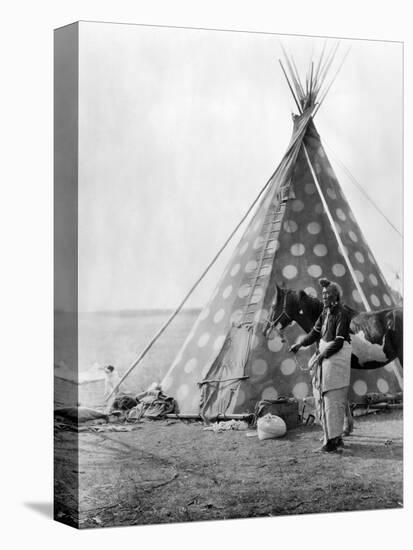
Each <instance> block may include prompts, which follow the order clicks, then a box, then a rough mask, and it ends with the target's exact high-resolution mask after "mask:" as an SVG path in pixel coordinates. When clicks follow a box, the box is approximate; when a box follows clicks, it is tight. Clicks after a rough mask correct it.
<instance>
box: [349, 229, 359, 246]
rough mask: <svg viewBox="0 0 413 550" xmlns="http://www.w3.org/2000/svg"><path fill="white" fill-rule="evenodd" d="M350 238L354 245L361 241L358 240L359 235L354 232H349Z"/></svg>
mask: <svg viewBox="0 0 413 550" xmlns="http://www.w3.org/2000/svg"><path fill="white" fill-rule="evenodd" d="M348 236H349V237H350V239H351V240H352V241H353V242H354V243H356V242H357V241H358V240H359V238H358V237H357V235H356V234H355V233H354V231H349V232H348Z"/></svg>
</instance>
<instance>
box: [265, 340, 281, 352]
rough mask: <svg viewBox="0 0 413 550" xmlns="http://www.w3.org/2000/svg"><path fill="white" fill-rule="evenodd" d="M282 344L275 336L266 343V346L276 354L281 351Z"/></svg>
mask: <svg viewBox="0 0 413 550" xmlns="http://www.w3.org/2000/svg"><path fill="white" fill-rule="evenodd" d="M283 345H284V344H283V342H282V340H281V338H280V337H279V336H275V337H274V338H272V339H271V340H268V341H267V346H268V349H269V350H270V351H273V352H274V353H277V352H278V351H280V350H282V348H283Z"/></svg>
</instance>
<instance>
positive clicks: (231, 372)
mask: <svg viewBox="0 0 413 550" xmlns="http://www.w3.org/2000/svg"><path fill="white" fill-rule="evenodd" d="M251 338H252V331H251V328H248V327H246V326H239V327H235V326H233V327H231V329H230V331H229V333H228V335H227V337H226V339H225V341H224V344H223V346H222V348H221V351H220V352H219V354H218V356H217V358H216V359H215V361H214V362H213V364H212V366H211V368H210V369H209V371H208V373H207V374H206V376H205V378H204V380H202V381H201V382H200V386H201V415H202V416H204V417H215V416H217V415H219V414H229V413H231V412H232V409H233V407H234V405H235V401H236V394H237V391H238V389H239V386H240V384H241V381H242V380H244V379H245V378H247V377H246V376H245V365H246V363H247V360H248V356H249V353H250V348H251Z"/></svg>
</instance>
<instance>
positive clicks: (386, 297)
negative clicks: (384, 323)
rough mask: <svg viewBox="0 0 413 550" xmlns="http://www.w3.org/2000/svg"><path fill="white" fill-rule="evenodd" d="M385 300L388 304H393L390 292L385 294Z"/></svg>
mask: <svg viewBox="0 0 413 550" xmlns="http://www.w3.org/2000/svg"><path fill="white" fill-rule="evenodd" d="M383 300H384V301H385V303H386V304H387V305H388V306H391V305H392V303H391V299H390V296H389V295H388V294H383Z"/></svg>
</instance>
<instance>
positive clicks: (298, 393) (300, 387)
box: [293, 382, 308, 399]
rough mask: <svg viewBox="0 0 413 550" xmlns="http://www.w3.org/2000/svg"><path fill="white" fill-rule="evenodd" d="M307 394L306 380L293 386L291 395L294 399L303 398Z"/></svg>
mask: <svg viewBox="0 0 413 550" xmlns="http://www.w3.org/2000/svg"><path fill="white" fill-rule="evenodd" d="M307 395H308V384H307V383H306V382H298V384H296V385H295V386H294V388H293V396H294V397H295V398H296V399H304V397H307Z"/></svg>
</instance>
